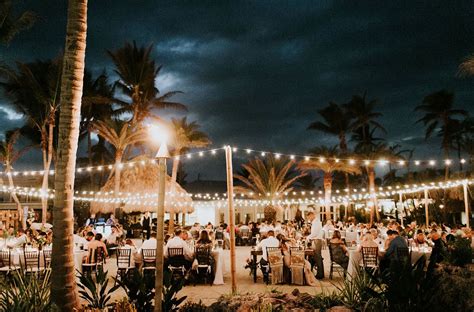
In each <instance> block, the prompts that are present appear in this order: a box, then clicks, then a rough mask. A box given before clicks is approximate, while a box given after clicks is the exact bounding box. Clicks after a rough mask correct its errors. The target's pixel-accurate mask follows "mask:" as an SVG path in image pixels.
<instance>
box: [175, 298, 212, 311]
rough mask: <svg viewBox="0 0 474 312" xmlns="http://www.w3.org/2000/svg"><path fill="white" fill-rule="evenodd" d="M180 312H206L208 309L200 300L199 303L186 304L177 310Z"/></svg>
mask: <svg viewBox="0 0 474 312" xmlns="http://www.w3.org/2000/svg"><path fill="white" fill-rule="evenodd" d="M179 311H180V312H206V311H208V308H207V306H206V305H205V304H203V303H202V301H201V300H199V302H186V303H185V304H183V306H182V307H181V308H180V309H179Z"/></svg>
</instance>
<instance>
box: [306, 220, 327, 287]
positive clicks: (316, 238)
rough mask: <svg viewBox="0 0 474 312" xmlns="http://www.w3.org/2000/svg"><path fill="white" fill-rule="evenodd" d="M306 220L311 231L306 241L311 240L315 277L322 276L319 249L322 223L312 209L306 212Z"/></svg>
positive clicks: (321, 258) (320, 277)
mask: <svg viewBox="0 0 474 312" xmlns="http://www.w3.org/2000/svg"><path fill="white" fill-rule="evenodd" d="M308 220H309V221H310V222H311V233H310V234H309V235H308V237H307V238H306V239H307V240H308V241H311V242H312V247H313V250H314V262H315V265H316V268H317V270H318V271H317V274H316V278H317V279H323V278H324V264H323V257H322V255H321V249H322V247H323V233H324V232H323V225H322V223H321V221H320V220H319V218H316V215H315V213H314V212H313V211H310V212H309V213H308Z"/></svg>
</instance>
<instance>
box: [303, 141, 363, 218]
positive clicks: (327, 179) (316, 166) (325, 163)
mask: <svg viewBox="0 0 474 312" xmlns="http://www.w3.org/2000/svg"><path fill="white" fill-rule="evenodd" d="M311 155H314V156H318V159H314V158H311V159H310V160H304V161H301V162H300V163H299V164H298V167H299V168H301V169H304V170H321V171H322V172H323V174H324V175H323V186H324V206H325V210H326V218H327V219H330V218H331V201H332V200H331V192H332V180H333V174H334V173H335V172H343V173H348V174H360V168H359V167H357V166H354V165H352V164H350V163H349V162H347V161H340V160H339V157H340V153H338V151H337V147H336V146H334V147H327V146H319V147H316V148H313V149H312V150H311Z"/></svg>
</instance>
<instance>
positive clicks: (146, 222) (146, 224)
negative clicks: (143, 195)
mask: <svg viewBox="0 0 474 312" xmlns="http://www.w3.org/2000/svg"><path fill="white" fill-rule="evenodd" d="M142 230H143V235H144V236H145V237H146V239H147V240H148V239H150V234H151V217H150V212H148V211H147V212H145V215H144V216H143V218H142Z"/></svg>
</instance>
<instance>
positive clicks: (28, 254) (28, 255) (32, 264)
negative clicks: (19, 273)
mask: <svg viewBox="0 0 474 312" xmlns="http://www.w3.org/2000/svg"><path fill="white" fill-rule="evenodd" d="M20 262H21V261H20ZM22 264H23V270H24V271H25V272H27V273H37V272H40V271H41V268H40V252H39V251H38V250H26V249H24V250H23V263H22Z"/></svg>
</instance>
